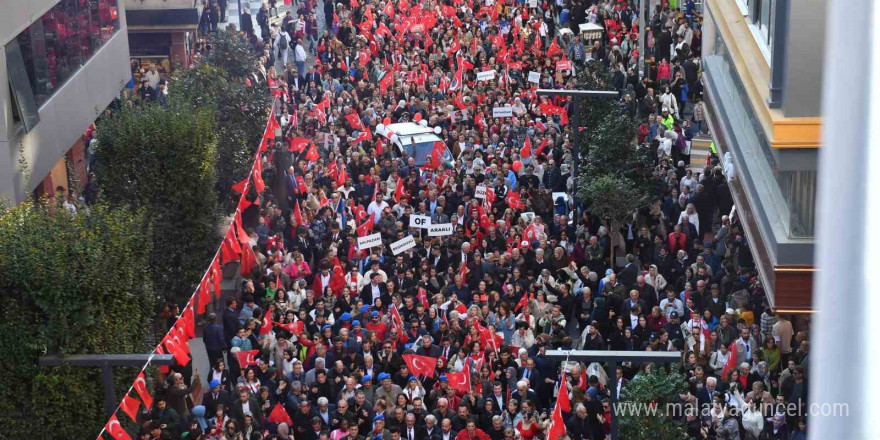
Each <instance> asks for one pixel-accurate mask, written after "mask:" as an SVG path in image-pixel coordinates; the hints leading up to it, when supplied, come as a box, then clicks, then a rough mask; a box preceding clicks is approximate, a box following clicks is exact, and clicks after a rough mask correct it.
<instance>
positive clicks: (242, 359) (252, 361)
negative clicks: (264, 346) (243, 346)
mask: <svg viewBox="0 0 880 440" xmlns="http://www.w3.org/2000/svg"><path fill="white" fill-rule="evenodd" d="M259 353H260V350H247V351H239V352H238V353H236V354H235V355H236V357H237V358H238V365H239V366H241V368H247V367H250V366H251V365H256V364H257V355H258V354H259Z"/></svg>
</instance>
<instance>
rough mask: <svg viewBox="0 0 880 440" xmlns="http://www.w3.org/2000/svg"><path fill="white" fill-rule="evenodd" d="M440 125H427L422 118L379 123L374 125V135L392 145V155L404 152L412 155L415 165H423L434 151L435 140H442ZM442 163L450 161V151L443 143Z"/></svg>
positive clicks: (409, 155) (398, 155)
mask: <svg viewBox="0 0 880 440" xmlns="http://www.w3.org/2000/svg"><path fill="white" fill-rule="evenodd" d="M438 134H440V127H434V128H430V127H428V121H425V120H422V121H421V122H420V123H415V122H401V123H397V124H389V125H384V124H379V125H377V126H376V135H377V136H382V137H383V138H384V139H385V140H386V142H387V143H389V144H391V145H394V148H393V153H392V155H393V156H394V157H401V156H403V152H404V151H405V152H406V156H407V157H412V158H414V159H415V161H416V166H419V167H420V166H423V165H424V164H425V162H426V159H427V158H428V157H430V156H431V152H433V151H434V144H435V143H436V142H443V140H442V139H440V137H439V136H437V135H438ZM444 149H445V151H444V153H443V160H442V161H443V163H445V164H449V163H452V160H453V158H452V153H451V152H450V151H449V148H447V147H445V143H444Z"/></svg>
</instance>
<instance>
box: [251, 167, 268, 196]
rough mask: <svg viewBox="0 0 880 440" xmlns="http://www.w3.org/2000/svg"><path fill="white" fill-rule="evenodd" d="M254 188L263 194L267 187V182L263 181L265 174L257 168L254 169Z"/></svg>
mask: <svg viewBox="0 0 880 440" xmlns="http://www.w3.org/2000/svg"><path fill="white" fill-rule="evenodd" d="M254 188H255V189H256V190H257V193H258V194H262V193H263V190H265V189H266V184H265V183H263V176H261V175H260V173H258V172H256V170H254Z"/></svg>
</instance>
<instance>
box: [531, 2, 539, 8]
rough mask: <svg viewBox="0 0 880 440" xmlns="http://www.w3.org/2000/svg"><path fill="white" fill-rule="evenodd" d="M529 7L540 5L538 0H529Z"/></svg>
mask: <svg viewBox="0 0 880 440" xmlns="http://www.w3.org/2000/svg"><path fill="white" fill-rule="evenodd" d="M529 7H530V8H537V7H538V0H529Z"/></svg>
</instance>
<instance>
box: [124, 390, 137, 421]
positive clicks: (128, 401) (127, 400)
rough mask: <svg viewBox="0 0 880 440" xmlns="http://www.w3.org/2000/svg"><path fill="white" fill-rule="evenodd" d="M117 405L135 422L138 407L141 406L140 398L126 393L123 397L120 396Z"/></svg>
mask: <svg viewBox="0 0 880 440" xmlns="http://www.w3.org/2000/svg"><path fill="white" fill-rule="evenodd" d="M119 407H120V408H122V410H123V411H125V413H126V414H128V417H130V418H131V420H132V421H133V422H135V423H137V421H138V419H137V415H138V408H140V407H141V402H140V400H137V399H135V398H134V397H131V396H130V395H128V394H126V395H125V397H123V398H122V402H120V403H119Z"/></svg>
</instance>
